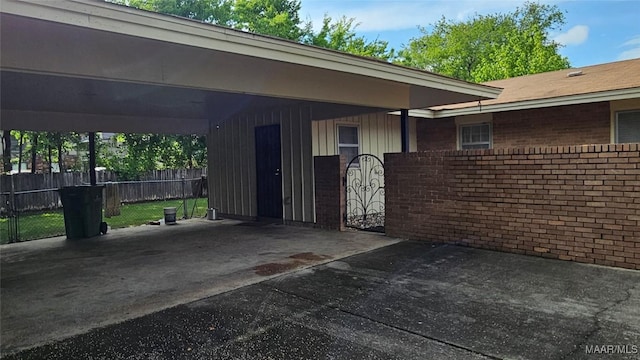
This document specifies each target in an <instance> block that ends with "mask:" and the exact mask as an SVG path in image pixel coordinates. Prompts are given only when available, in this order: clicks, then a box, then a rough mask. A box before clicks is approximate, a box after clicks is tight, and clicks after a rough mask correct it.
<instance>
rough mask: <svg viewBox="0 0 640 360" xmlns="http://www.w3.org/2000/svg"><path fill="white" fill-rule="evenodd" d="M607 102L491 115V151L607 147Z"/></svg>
mask: <svg viewBox="0 0 640 360" xmlns="http://www.w3.org/2000/svg"><path fill="white" fill-rule="evenodd" d="M610 116H611V115H610V112H609V103H608V102H599V103H591V104H579V105H569V106H556V107H549V108H540V109H529V110H516V111H506V112H499V113H495V114H494V115H493V147H494V149H499V148H513V147H524V146H565V145H585V144H609V143H610V142H611V135H610V134H611V120H610Z"/></svg>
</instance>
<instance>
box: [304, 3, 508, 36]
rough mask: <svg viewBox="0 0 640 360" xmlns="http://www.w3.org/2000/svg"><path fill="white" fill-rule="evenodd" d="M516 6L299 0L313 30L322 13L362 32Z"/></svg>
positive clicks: (399, 28) (423, 24) (410, 26)
mask: <svg viewBox="0 0 640 360" xmlns="http://www.w3.org/2000/svg"><path fill="white" fill-rule="evenodd" d="M518 5H519V3H516V2H514V1H509V0H462V1H420V0H386V1H382V0H380V1H357V0H338V1H335V0H303V1H302V9H301V11H300V15H301V16H302V18H303V19H307V20H311V21H312V22H313V24H314V27H320V26H321V25H322V18H323V16H324V14H325V13H326V14H328V15H329V16H330V17H332V18H338V17H341V16H343V15H344V16H346V17H347V18H355V19H356V21H357V22H358V23H359V24H360V25H359V26H358V30H359V31H362V32H381V31H390V30H405V29H415V28H416V26H418V25H420V26H427V25H429V24H433V23H435V22H436V21H438V20H440V18H442V16H445V17H446V18H447V19H450V20H455V21H461V20H466V19H468V18H469V17H471V16H473V15H474V14H475V13H479V14H491V13H496V12H506V11H513V10H515V8H516V7H517V6H518Z"/></svg>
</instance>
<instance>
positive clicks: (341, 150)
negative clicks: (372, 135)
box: [338, 126, 360, 164]
mask: <svg viewBox="0 0 640 360" xmlns="http://www.w3.org/2000/svg"><path fill="white" fill-rule="evenodd" d="M358 139H359V137H358V127H357V126H338V154H339V155H344V157H345V158H346V159H347V164H348V163H349V162H350V161H351V160H353V159H354V158H355V157H356V156H358V155H359V154H360V142H359V141H358ZM354 164H358V161H357V160H356V161H354Z"/></svg>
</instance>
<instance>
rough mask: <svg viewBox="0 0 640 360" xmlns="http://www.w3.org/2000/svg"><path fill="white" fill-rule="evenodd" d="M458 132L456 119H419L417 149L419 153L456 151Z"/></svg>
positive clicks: (417, 124) (417, 122)
mask: <svg viewBox="0 0 640 360" xmlns="http://www.w3.org/2000/svg"><path fill="white" fill-rule="evenodd" d="M456 131H457V130H456V123H455V120H454V118H446V119H417V120H416V142H417V149H418V151H431V150H455V149H456V137H457V132H456Z"/></svg>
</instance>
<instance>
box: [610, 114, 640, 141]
mask: <svg viewBox="0 0 640 360" xmlns="http://www.w3.org/2000/svg"><path fill="white" fill-rule="evenodd" d="M637 142H640V110H635V111H624V112H619V113H616V143H618V144H624V143H637Z"/></svg>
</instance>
